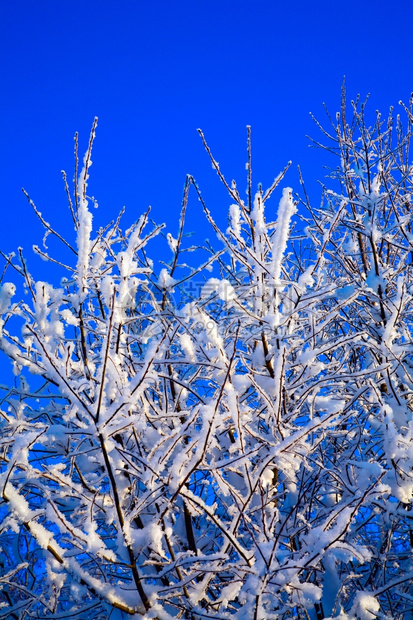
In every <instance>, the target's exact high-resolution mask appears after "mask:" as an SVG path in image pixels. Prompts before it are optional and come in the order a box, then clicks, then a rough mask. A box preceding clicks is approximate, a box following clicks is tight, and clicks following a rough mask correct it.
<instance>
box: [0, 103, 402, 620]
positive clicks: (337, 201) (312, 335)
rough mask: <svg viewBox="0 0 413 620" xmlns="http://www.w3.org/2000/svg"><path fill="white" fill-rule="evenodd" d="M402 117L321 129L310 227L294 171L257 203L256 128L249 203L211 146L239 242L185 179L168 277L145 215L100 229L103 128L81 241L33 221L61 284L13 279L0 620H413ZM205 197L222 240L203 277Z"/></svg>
mask: <svg viewBox="0 0 413 620" xmlns="http://www.w3.org/2000/svg"><path fill="white" fill-rule="evenodd" d="M403 113H404V117H403V122H404V123H405V125H404V126H402V120H401V119H400V118H399V117H397V118H396V119H394V118H393V114H392V113H390V115H389V117H388V118H387V119H386V120H384V121H383V120H382V118H381V116H380V115H379V114H377V119H376V122H375V124H374V125H373V126H372V127H371V128H369V126H368V124H367V122H366V120H365V116H364V114H365V105H364V103H360V102H359V101H356V102H355V103H352V110H351V118H350V120H347V117H346V104H345V99H344V95H343V101H342V107H341V111H340V113H338V114H337V117H336V119H330V121H331V128H330V129H329V130H325V129H323V128H322V127H321V125H319V128H320V129H321V130H322V132H323V134H324V140H323V145H324V146H323V148H325V149H326V150H327V151H329V152H333V153H334V154H336V155H337V156H338V159H337V164H338V166H337V168H333V169H332V170H331V173H330V179H329V187H325V188H324V189H323V200H322V203H321V206H320V207H317V208H315V207H314V206H312V204H311V203H310V200H309V199H308V196H307V194H306V191H305V188H304V186H303V187H302V188H301V190H300V192H299V193H300V194H301V195H302V196H303V199H302V200H301V199H297V198H296V194H294V193H293V191H292V190H291V189H290V188H288V187H283V183H284V176H285V174H286V172H287V168H288V166H287V168H286V169H285V170H284V171H283V172H282V173H281V174H280V175H279V176H278V177H277V178H276V179H275V181H274V183H273V184H272V186H271V187H270V188H269V189H267V190H266V191H264V190H263V189H262V188H261V187H259V189H258V192H257V193H255V195H254V191H253V185H252V178H251V177H252V174H251V143H250V132H249V130H248V165H247V175H248V190H247V193H248V196H247V199H245V200H244V199H243V198H242V197H241V195H240V193H239V191H238V189H237V185H236V183H235V182H234V181H233V182H232V183H229V182H228V181H227V180H226V178H225V177H224V175H223V173H222V172H221V170H220V168H219V165H218V163H217V162H216V161H215V160H214V158H213V156H212V154H211V151H210V149H209V146H208V144H207V143H206V141H205V138H204V136H203V134H202V132H200V133H201V138H202V140H203V142H204V145H205V147H206V150H207V153H208V154H209V156H210V157H211V161H212V164H213V166H214V167H215V169H216V171H217V173H218V175H219V177H220V180H221V181H222V183H223V184H224V185H225V187H226V189H227V191H228V195H229V197H230V203H231V204H230V207H229V215H228V228H227V229H226V230H221V229H220V228H219V227H218V225H217V224H216V222H215V220H214V214H213V210H211V211H210V210H209V209H208V208H207V206H206V205H205V204H204V203H203V199H202V196H201V194H200V191H199V189H198V186H197V184H196V182H195V180H194V179H193V178H192V177H190V176H189V177H188V178H187V181H186V184H185V188H184V195H183V201H182V210H181V216H180V221H179V229H178V233H177V234H176V237H174V236H172V234H171V233H168V234H167V235H166V236H165V237H166V239H167V242H168V246H169V251H170V259H169V260H167V261H165V263H164V266H163V267H162V268H161V269H160V270H158V268H157V264H158V263H157V262H154V261H153V260H151V259H150V258H149V252H150V245H151V240H152V239H153V237H154V236H155V235H158V234H159V233H161V234H164V233H163V231H162V228H163V227H162V226H156V225H153V224H152V222H151V220H150V219H149V212H146V213H144V214H143V215H142V216H141V217H140V218H139V220H138V221H137V222H135V223H134V224H133V225H132V226H131V227H130V228H128V229H127V230H126V231H124V230H123V229H122V228H121V217H120V216H119V218H118V219H117V220H116V221H115V222H112V223H111V224H110V225H109V226H107V227H106V228H104V229H101V230H99V231H98V232H95V233H94V232H93V229H92V214H91V211H90V202H91V200H90V198H89V197H88V195H87V181H88V175H89V168H90V164H91V159H90V158H91V150H92V144H93V139H94V135H95V128H96V124H95V125H94V127H93V130H92V134H91V139H90V143H89V148H88V150H87V153H86V155H85V158H84V163H83V169H82V170H81V172H80V174H78V173H76V176H75V187H74V192H73V198H72V197H71V193H70V191H69V188H68V187H67V195H68V197H69V207H70V210H71V213H72V217H73V223H74V228H75V237H74V241H72V240H71V239H70V238H64V237H63V236H62V235H61V234H60V233H59V232H58V231H57V230H55V229H54V228H53V227H52V226H51V225H50V224H48V223H47V222H46V221H45V220H44V218H43V216H42V215H41V214H40V212H39V211H37V209H36V207H35V206H34V205H33V207H34V209H35V212H36V214H37V215H38V217H39V218H40V219H41V221H42V223H43V225H44V226H45V228H46V232H47V234H48V235H52V236H55V237H56V238H58V239H59V240H60V241H61V242H62V243H64V244H65V246H66V249H67V250H68V252H69V253H70V254H72V255H73V262H72V264H68V265H66V264H63V262H62V259H61V258H59V257H52V256H49V254H48V253H47V251H46V250H45V249H40V248H38V247H36V248H35V250H36V251H37V253H39V254H40V255H41V256H42V257H43V258H44V259H46V260H51V261H54V262H57V263H59V264H60V265H61V269H62V280H61V283H60V284H59V285H58V286H56V285H53V284H51V283H47V282H42V281H34V279H33V278H32V276H31V275H30V271H29V267H28V265H27V263H26V261H25V259H24V257H23V256H22V255H21V254H20V256H18V257H17V259H16V258H14V257H13V256H7V257H5V259H6V266H8V269H7V274H8V273H9V272H10V271H11V270H14V271H15V272H18V274H19V275H20V276H21V278H22V281H23V284H24V287H25V289H26V293H27V294H26V296H25V297H24V299H23V300H20V299H19V300H18V301H14V299H15V298H17V297H18V296H17V297H16V286H15V283H11V282H6V281H4V278H3V283H2V287H1V289H0V306H1V308H0V309H1V315H2V321H1V340H0V346H1V349H2V351H3V352H4V353H5V354H6V355H7V356H8V357H9V358H10V359H11V360H12V362H13V368H14V372H15V376H16V380H15V385H13V386H8V387H6V386H2V390H3V394H2V398H1V403H0V442H1V452H0V489H1V490H0V520H1V523H0V550H1V551H0V567H1V570H0V584H1V590H0V618H10V619H19V620H20V619H23V618H38V619H40V618H56V619H57V618H59V619H60V618H82V619H88V618H90V619H93V620H94V619H97V620H98V619H102V620H103V619H105V620H106V619H109V618H111V619H112V620H115V618H117V619H120V618H147V619H149V618H153V619H158V620H167V619H170V618H189V619H191V620H202V619H203V618H217V619H218V618H219V619H222V620H223V619H225V618H237V619H239V620H241V619H244V620H253V619H254V620H271V619H274V620H275V619H277V620H278V619H279V620H284V619H285V620H286V619H288V618H297V619H306V620H321V619H324V618H325V619H327V618H337V619H340V620H356V619H362V620H370V619H373V618H382V619H384V618H392V619H396V620H402V619H407V618H408V617H410V616H409V613H411V611H410V610H411V609H412V608H413V587H412V584H413V554H412V548H413V512H412V511H411V508H412V491H413V421H412V412H413V339H412V330H413V231H412V225H413V214H412V201H413V189H412V182H413V166H412V163H411V160H412V157H411V153H410V144H411V136H412V127H413V111H412V102H410V106H409V107H404V109H403ZM317 144H318V143H317ZM318 146H321V144H318ZM328 157H330V155H328ZM282 187H283V188H282ZM191 193H193V195H194V196H195V197H196V196H198V198H199V200H200V201H201V203H202V205H203V209H204V212H205V217H206V220H207V222H208V223H209V226H210V227H211V228H212V230H213V231H215V233H216V241H215V242H214V243H215V246H214V247H213V245H212V244H209V243H207V244H206V245H205V246H204V247H203V248H202V249H199V250H198V254H199V256H200V259H199V263H198V264H196V263H195V262H194V261H195V260H196V258H195V259H194V258H191V261H189V260H188V258H187V256H188V255H187V251H188V250H191V251H192V253H191V257H194V256H195V257H196V255H197V253H196V250H197V248H193V247H188V237H187V236H186V234H185V214H186V211H187V206H188V199H189V196H190V194H191ZM270 197H271V198H272V200H273V201H274V200H275V202H276V204H278V207H276V208H274V207H271V206H270V207H267V201H268V200H269V199H270ZM272 214H276V216H275V217H274V216H273V215H272ZM194 250H195V253H194ZM205 252H207V253H208V255H207V254H205ZM201 258H202V259H201ZM185 261H187V262H185ZM187 263H190V264H189V265H188V264H187ZM13 280H14V282H16V280H15V279H14V278H13Z"/></svg>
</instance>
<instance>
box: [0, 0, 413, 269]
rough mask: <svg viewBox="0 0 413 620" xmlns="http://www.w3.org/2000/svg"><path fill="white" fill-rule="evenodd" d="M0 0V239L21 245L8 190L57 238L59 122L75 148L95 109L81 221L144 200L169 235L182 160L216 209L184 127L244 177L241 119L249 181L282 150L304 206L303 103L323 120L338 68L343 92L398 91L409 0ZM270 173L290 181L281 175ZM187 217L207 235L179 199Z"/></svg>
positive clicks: (220, 205) (406, 81)
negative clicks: (91, 206)
mask: <svg viewBox="0 0 413 620" xmlns="http://www.w3.org/2000/svg"><path fill="white" fill-rule="evenodd" d="M0 10H1V16H0V48H1V59H0V60H1V73H2V96H1V115H0V122H1V137H2V149H1V156H0V157H1V165H0V177H1V178H0V200H1V203H0V208H1V219H2V226H1V236H0V248H1V249H2V250H3V251H6V252H9V251H12V250H14V249H16V248H17V246H19V245H21V246H23V247H24V250H25V252H26V253H27V255H28V257H30V248H31V245H32V244H33V243H40V241H41V238H42V230H41V226H40V224H38V223H37V222H36V221H35V218H34V215H33V214H32V213H31V211H30V207H29V206H28V204H27V202H26V200H25V198H24V196H23V194H22V193H21V188H22V186H24V187H25V188H26V189H27V191H28V192H29V193H30V195H31V197H32V198H33V200H34V201H35V202H36V204H37V206H38V208H39V209H40V210H41V211H42V212H43V214H44V216H45V217H46V219H47V220H49V221H51V222H57V225H58V226H60V228H63V231H66V232H67V234H68V235H69V236H71V235H73V231H72V226H71V221H70V219H69V218H68V217H67V215H66V211H65V210H66V199H65V194H64V190H63V184H62V180H61V175H60V170H61V169H62V168H63V169H65V170H66V171H67V172H68V176H69V178H70V179H71V178H72V176H73V135H74V132H75V131H79V133H80V151H81V153H82V154H83V151H84V150H85V148H86V145H87V141H88V136H89V131H90V127H91V124H92V121H93V117H94V116H95V115H97V116H98V117H99V125H98V130H97V138H96V142H95V149H94V155H93V167H92V169H91V181H90V186H89V189H90V193H91V194H93V195H95V196H96V198H97V199H98V201H99V205H100V206H99V210H98V212H96V214H95V221H96V224H97V225H102V224H105V223H106V222H107V221H109V220H110V219H111V218H113V217H114V216H116V214H117V213H118V211H119V209H120V208H121V207H122V206H123V205H126V207H127V216H126V221H127V222H131V221H132V220H134V219H136V218H137V217H138V215H139V214H140V213H141V212H142V210H144V209H146V207H147V206H148V205H149V204H150V205H152V208H153V211H152V214H153V218H154V219H155V220H156V221H157V222H160V221H166V222H167V223H168V225H169V226H170V229H171V232H172V233H175V232H176V228H177V218H178V214H179V208H180V201H181V194H182V187H183V183H184V180H185V175H186V173H191V174H193V175H194V176H195V178H196V179H197V180H198V182H199V184H200V186H201V189H202V191H203V195H204V197H205V199H206V201H207V204H208V206H209V208H210V209H211V211H212V212H213V213H214V214H215V215H216V216H217V218H218V219H219V218H220V217H221V216H222V217H223V214H224V211H225V210H226V208H227V206H228V205H229V202H230V201H229V200H228V199H227V198H226V197H225V194H224V193H223V192H222V191H221V190H220V187H219V181H218V178H217V177H216V175H215V173H214V172H213V170H212V167H211V165H210V163H209V160H208V158H207V155H206V153H205V152H204V150H203V147H202V144H201V142H200V139H199V137H198V135H197V133H196V128H197V127H201V128H202V129H203V130H204V132H205V135H206V137H207V139H208V141H209V143H210V145H211V148H212V150H213V152H214V154H215V157H216V158H217V160H218V161H219V162H220V164H221V166H222V169H223V171H224V172H225V173H226V174H227V175H228V177H229V178H230V179H231V178H236V179H237V181H238V184H239V187H240V188H242V189H244V188H245V187H246V181H245V161H246V154H245V147H246V130H245V126H246V125H247V124H250V125H252V132H253V150H254V184H255V185H256V184H258V182H259V181H262V182H263V183H264V184H265V185H267V184H269V183H270V182H271V181H272V179H273V178H274V176H275V175H276V174H277V173H278V172H279V171H280V169H282V168H283V167H284V165H285V163H286V162H287V161H288V160H290V159H292V160H293V162H294V165H296V164H300V165H301V166H302V169H303V172H304V175H305V178H306V181H307V183H308V186H309V190H310V194H311V198H312V201H313V203H314V204H317V203H318V202H319V199H320V190H319V187H318V186H317V184H316V180H317V179H322V178H323V175H324V174H325V172H324V170H323V167H322V166H323V163H324V161H323V160H325V156H323V155H322V154H321V153H319V152H317V151H314V150H311V149H309V148H308V143H309V141H308V139H307V138H306V134H310V135H313V136H315V137H318V131H317V129H316V127H315V126H314V124H313V123H312V121H311V119H310V116H309V112H310V111H311V112H313V113H314V114H315V116H317V117H318V118H320V119H322V120H324V112H323V108H322V102H323V101H325V102H326V104H327V105H328V107H329V109H330V110H331V112H332V113H335V111H336V110H337V109H338V106H339V98H340V87H341V83H342V79H343V75H346V83H347V89H348V94H349V98H350V99H351V98H353V97H355V96H356V94H357V93H359V92H360V93H361V94H362V95H363V96H364V95H366V94H367V93H368V92H371V103H370V110H371V112H372V113H373V112H374V110H375V109H376V108H380V109H381V110H382V111H383V112H387V109H388V107H389V106H390V105H391V104H394V105H395V106H396V107H397V104H398V101H399V99H403V100H404V101H405V102H407V101H408V98H409V95H410V92H411V91H412V90H413V61H412V59H413V53H412V52H413V37H412V23H413V19H412V18H413V3H412V1H411V0H396V1H395V2H391V3H390V2H389V1H388V0H374V1H364V0H359V1H357V2H354V1H352V0H347V1H346V2H342V1H341V0H330V1H325V0H316V1H314V2H307V1H304V0H296V1H289V2H288V1H285V2H279V1H278V0H272V1H270V0H255V1H254V2H250V1H245V0H208V1H206V0H197V1H192V2H190V1H187V0H175V1H174V2H172V1H167V0H150V1H146V2H143V1H141V0H116V1H114V0H81V1H80V0H37V1H36V2H34V1H33V0H30V1H29V0H19V1H7V0H1V1H0ZM285 184H288V185H292V186H293V187H294V189H299V188H298V184H297V178H296V175H295V173H293V172H292V173H291V174H289V176H288V177H287V179H286V181H285ZM278 200H279V195H277V196H275V198H274V201H273V209H274V210H275V209H276V207H277V203H278ZM219 214H221V216H220V215H219ZM191 218H192V220H191V222H190V226H191V227H192V228H195V229H197V230H198V232H200V233H201V234H202V235H204V236H207V235H211V233H210V232H209V231H208V230H207V226H206V225H205V224H204V220H203V218H202V215H201V211H200V208H199V206H198V204H197V201H196V199H195V198H194V199H193V207H192V215H191ZM212 236H213V235H212ZM30 263H31V265H32V270H33V271H34V272H36V271H37V269H38V267H35V264H36V265H39V267H41V268H43V265H44V264H43V263H41V261H39V259H37V258H34V259H31V258H30Z"/></svg>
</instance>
